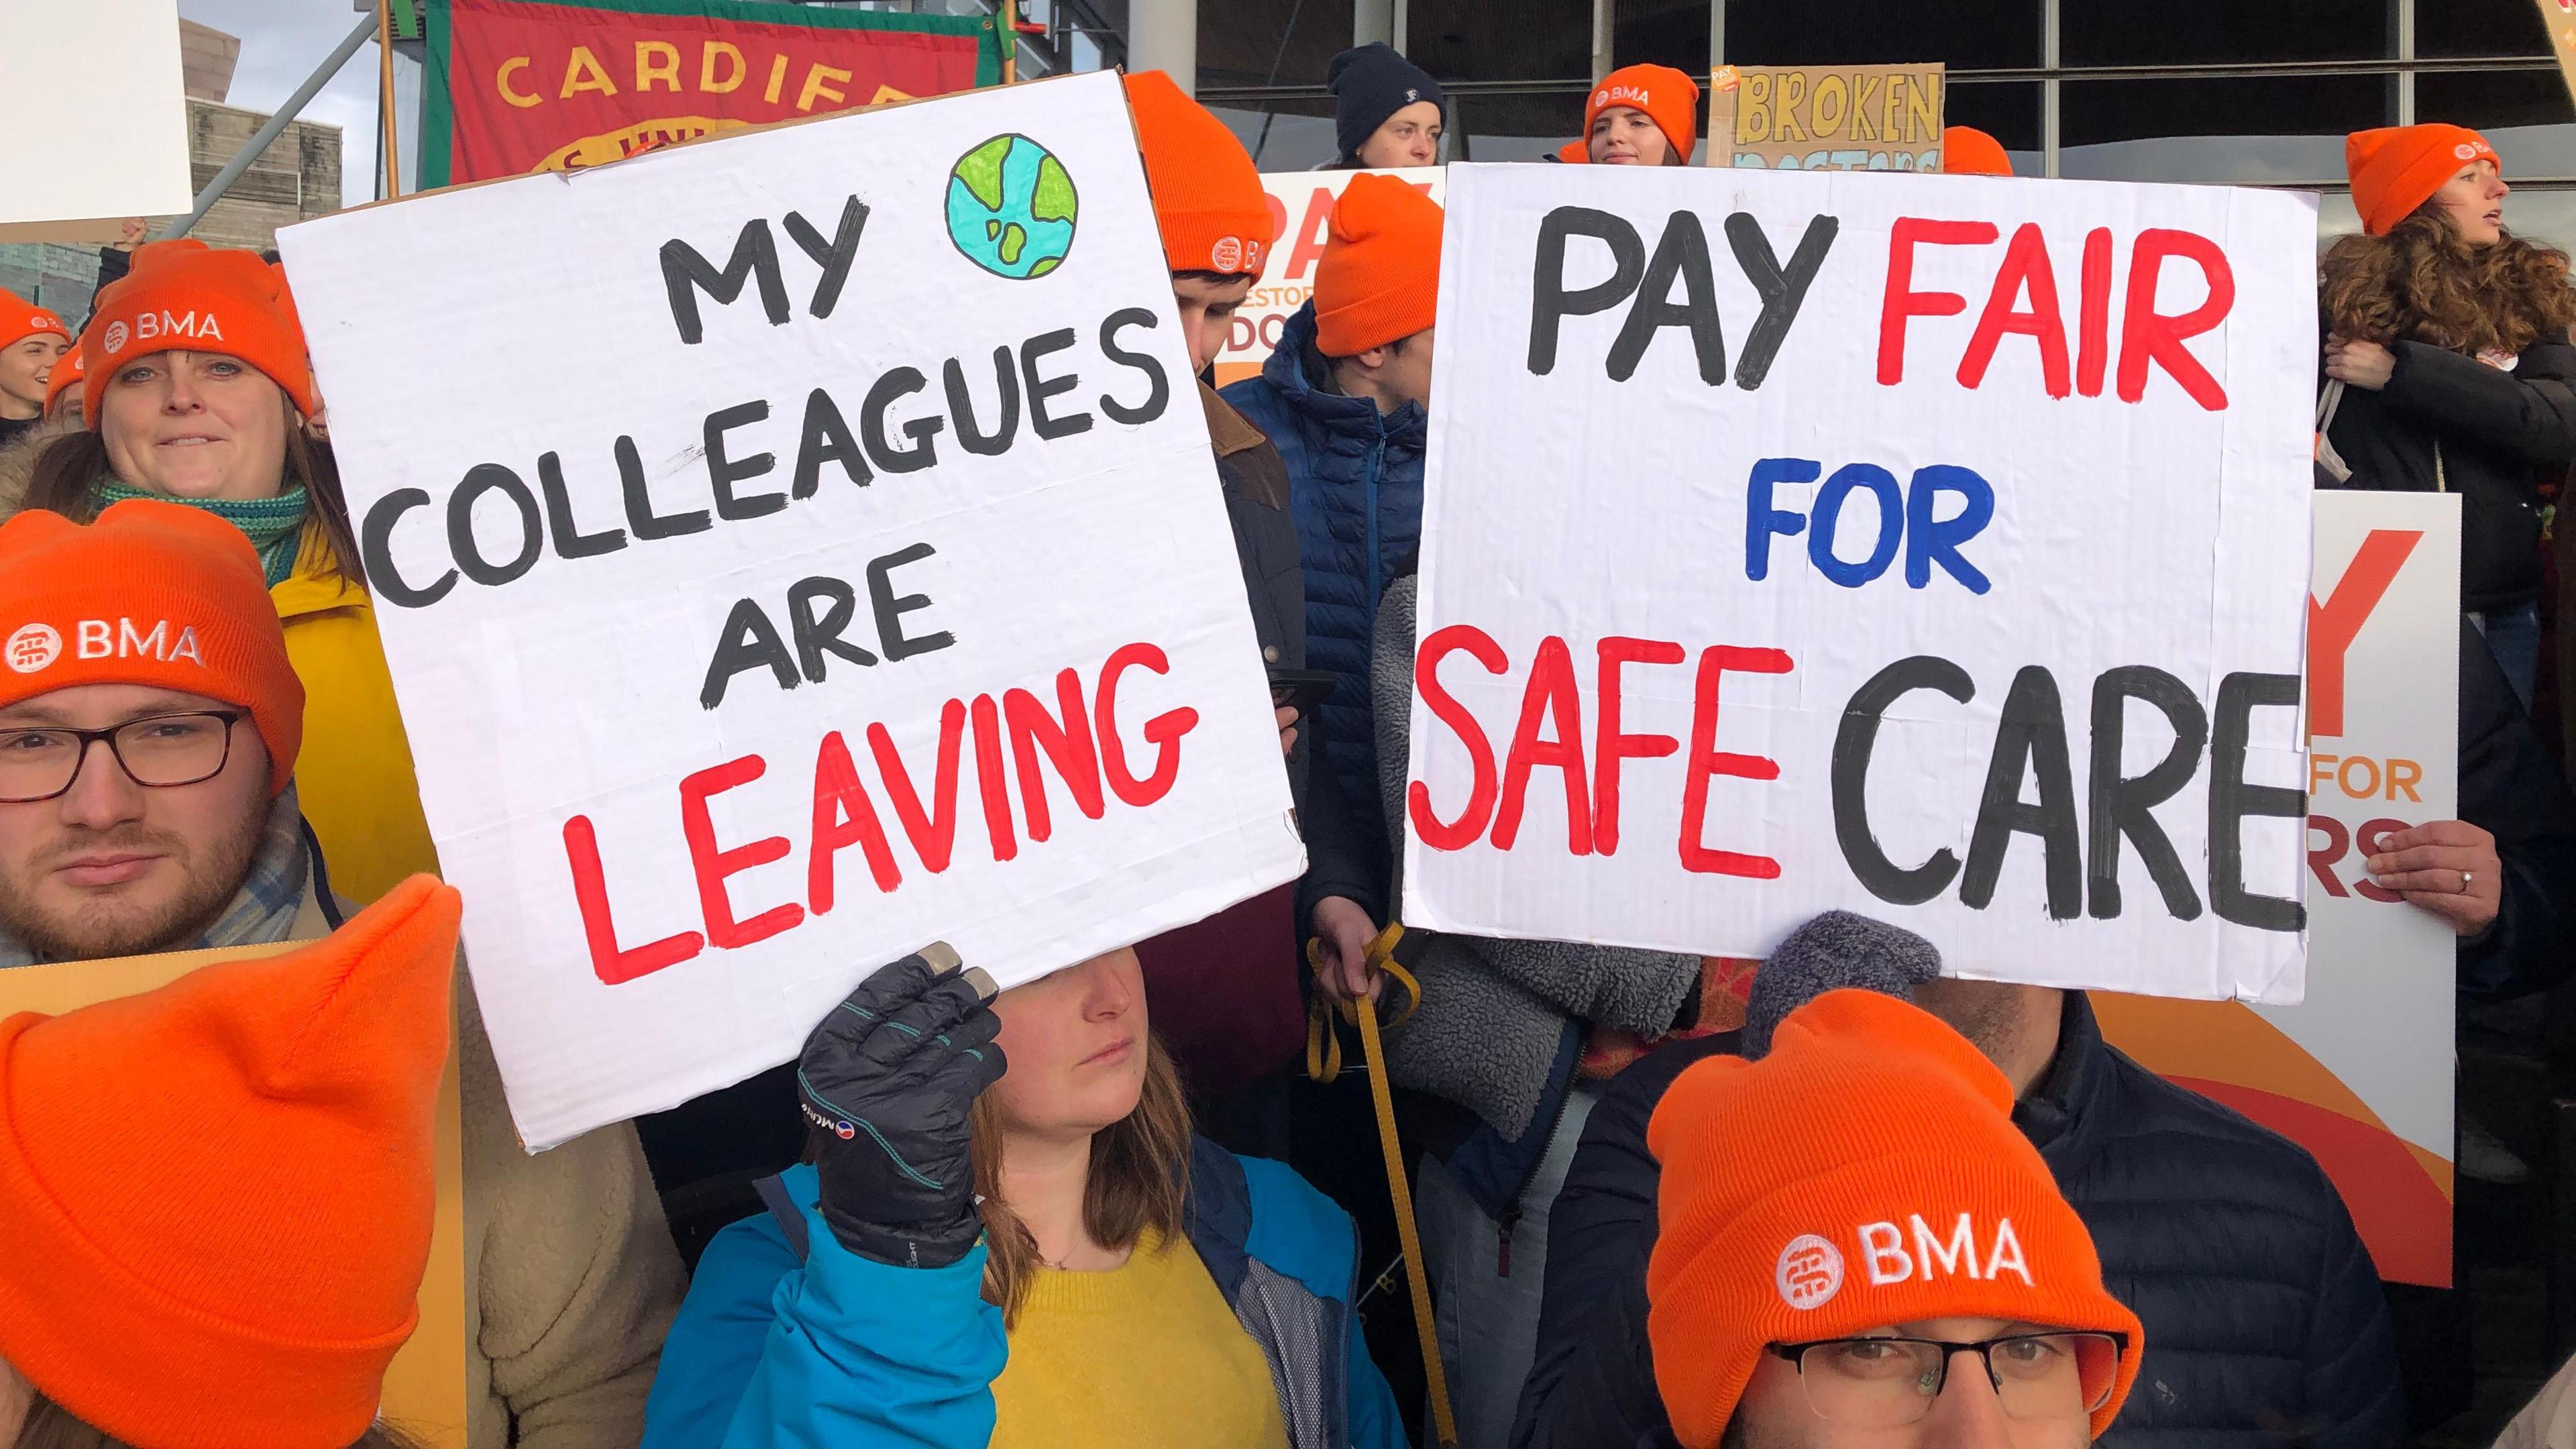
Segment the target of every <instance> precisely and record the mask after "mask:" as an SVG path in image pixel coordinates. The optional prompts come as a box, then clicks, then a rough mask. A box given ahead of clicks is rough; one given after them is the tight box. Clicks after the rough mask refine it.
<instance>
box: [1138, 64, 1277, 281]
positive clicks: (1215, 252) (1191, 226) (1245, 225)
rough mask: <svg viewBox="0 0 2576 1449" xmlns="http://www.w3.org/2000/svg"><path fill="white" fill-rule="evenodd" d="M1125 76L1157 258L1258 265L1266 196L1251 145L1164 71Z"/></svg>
mask: <svg viewBox="0 0 2576 1449" xmlns="http://www.w3.org/2000/svg"><path fill="white" fill-rule="evenodd" d="M1126 82H1127V109H1128V111H1129V112H1130V113H1131V114H1132V115H1134V117H1135V118H1136V145H1137V148H1138V149H1139V150H1141V151H1142V152H1144V155H1145V185H1146V186H1147V187H1148V188H1149V189H1150V190H1151V191H1152V192H1153V193H1154V224H1155V225H1156V226H1157V227H1160V228H1161V229H1162V233H1163V260H1164V261H1165V262H1166V263H1168V264H1169V265H1170V267H1171V269H1172V270H1173V271H1176V272H1223V273H1225V274H1227V275H1229V276H1234V275H1239V274H1244V273H1258V272H1259V271H1260V270H1261V261H1262V258H1263V257H1265V256H1267V255H1269V252H1270V242H1271V231H1270V196H1269V193H1267V192H1265V191H1263V190H1262V189H1261V173H1260V172H1259V171H1256V170H1254V169H1253V165H1252V155H1251V153H1250V152H1247V151H1245V150H1244V149H1243V143H1242V142H1241V141H1238V140H1236V139H1234V133H1233V132H1232V131H1229V130H1227V129H1226V128H1225V122H1223V121H1220V120H1218V119H1217V118H1216V113H1215V112H1213V111H1211V110H1209V109H1208V108H1207V107H1205V106H1202V105H1200V104H1199V103H1198V102H1196V101H1194V100H1191V99H1190V98H1189V97H1188V96H1185V95H1183V94H1181V88H1180V87H1179V86H1177V85H1175V84H1173V82H1172V78H1171V77H1170V76H1168V75H1165V74H1164V73H1163V72H1161V71H1159V70H1148V71H1139V72H1137V73H1136V74H1134V75H1130V76H1128V77H1126Z"/></svg>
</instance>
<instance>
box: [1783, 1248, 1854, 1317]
mask: <svg viewBox="0 0 2576 1449" xmlns="http://www.w3.org/2000/svg"><path fill="white" fill-rule="evenodd" d="M1771 1279H1772V1282H1773V1283H1775V1284H1777V1285H1778V1287H1779V1289H1780V1301H1781V1302H1783V1303H1786V1304H1788V1305H1789V1306H1790V1307H1792V1308H1795V1309H1798V1310H1800V1311H1801V1312H1803V1311H1805V1310H1807V1309H1810V1308H1822V1307H1824V1306H1825V1305H1826V1304H1827V1303H1830V1302H1832V1301H1833V1296H1834V1295H1835V1294H1837V1293H1839V1292H1841V1291H1842V1288H1843V1255H1842V1251H1841V1250H1840V1249H1838V1248H1836V1247H1835V1246H1834V1245H1833V1244H1831V1243H1829V1242H1826V1241H1825V1240H1824V1239H1822V1238H1820V1237H1817V1236H1816V1235H1815V1234H1813V1233H1801V1234H1800V1235H1798V1236H1797V1237H1794V1238H1791V1239H1790V1240H1789V1246H1787V1247H1785V1248H1782V1249H1781V1250H1780V1262H1779V1265H1778V1266H1777V1267H1775V1268H1773V1269H1772V1270H1771Z"/></svg>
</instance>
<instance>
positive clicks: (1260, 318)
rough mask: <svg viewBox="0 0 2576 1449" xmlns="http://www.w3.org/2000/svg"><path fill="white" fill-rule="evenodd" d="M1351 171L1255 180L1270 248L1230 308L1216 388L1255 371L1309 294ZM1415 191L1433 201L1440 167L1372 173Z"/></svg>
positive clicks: (1442, 175)
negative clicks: (1266, 210) (1265, 204)
mask: <svg viewBox="0 0 2576 1449" xmlns="http://www.w3.org/2000/svg"><path fill="white" fill-rule="evenodd" d="M1359 174H1360V173H1359V172H1357V171H1273V172H1266V173H1264V174H1263V176H1262V178H1261V189H1262V190H1263V191H1265V192H1267V193H1269V196H1270V230H1271V235H1272V238H1273V239H1272V241H1271V243H1270V250H1269V251H1268V252H1267V253H1266V254H1265V255H1264V260H1263V262H1262V267H1261V280H1260V281H1258V282H1255V283H1254V284H1253V286H1252V293H1251V295H1250V296H1247V297H1245V298H1244V299H1243V305H1242V306H1241V307H1238V308H1236V309H1235V313H1234V325H1233V328H1232V329H1231V330H1230V331H1228V332H1227V333H1226V335H1225V347H1224V349H1223V350H1221V351H1220V352H1218V353H1217V356H1216V380H1217V385H1218V386H1219V387H1223V386H1224V385H1226V384H1227V383H1230V382H1236V381H1239V380H1241V379H1243V378H1247V377H1251V376H1253V375H1254V374H1256V373H1258V372H1260V371H1261V365H1262V364H1263V363H1265V362H1267V361H1269V360H1270V354H1271V353H1272V352H1273V351H1275V350H1276V349H1277V348H1278V346H1279V331H1280V329H1281V328H1283V327H1285V326H1287V325H1288V319H1289V317H1291V316H1293V315H1294V314H1295V313H1296V311H1297V309H1298V308H1300V307H1303V306H1305V305H1306V299H1307V298H1309V297H1312V296H1314V295H1315V263H1316V262H1318V261H1320V260H1322V258H1323V255H1324V243H1325V241H1326V240H1327V239H1328V238H1330V237H1331V235H1332V227H1333V203H1334V202H1335V201H1337V200H1339V199H1340V197H1341V194H1342V188H1343V187H1345V186H1348V185H1350V184H1351V178H1352V177H1354V176H1357V175H1359ZM1378 174H1380V175H1383V176H1393V177H1396V178H1398V179H1400V180H1402V181H1405V182H1408V183H1410V184H1411V185H1413V186H1415V187H1417V188H1419V189H1420V190H1421V192H1422V194H1423V195H1425V196H1428V197H1430V198H1431V199H1432V200H1433V201H1438V200H1439V199H1440V198H1441V196H1442V195H1443V194H1444V190H1445V184H1446V178H1447V176H1448V174H1449V173H1448V171H1447V169H1446V168H1444V167H1439V166H1403V167H1396V168H1392V169H1389V170H1386V171H1382V172H1380V173H1378Z"/></svg>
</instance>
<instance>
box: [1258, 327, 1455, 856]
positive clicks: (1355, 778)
mask: <svg viewBox="0 0 2576 1449" xmlns="http://www.w3.org/2000/svg"><path fill="white" fill-rule="evenodd" d="M1330 376H1331V375H1330V373H1329V372H1328V371H1327V370H1326V364H1325V362H1324V358H1323V354H1321V353H1319V352H1317V351H1316V350H1315V304H1314V302H1313V301H1312V300H1309V301H1308V302H1307V303H1306V305H1305V306H1303V307H1300V308H1298V309H1297V311H1296V312H1295V314H1294V315H1292V316H1290V317H1289V319H1288V322H1287V325H1286V327H1285V328H1283V329H1282V330H1281V332H1280V335H1279V348H1278V350H1277V351H1275V352H1273V353H1271V354H1270V360H1269V361H1268V362H1267V363H1264V364H1263V365H1262V369H1261V375H1260V376H1259V377H1247V378H1245V379H1244V380H1243V381H1241V382H1238V383H1235V384H1234V385H1232V386H1231V387H1228V388H1226V389H1225V400H1226V401H1227V402H1229V403H1232V404H1233V405H1234V408H1235V410H1236V411H1237V412H1240V413H1242V414H1243V415H1244V416H1245V417H1247V418H1250V419H1251V420H1252V422H1253V425H1254V426H1256V427H1258V428H1260V429H1261V431H1263V432H1265V433H1267V434H1269V435H1270V441H1271V443H1272V444H1273V445H1274V446H1275V447H1277V448H1278V449H1279V456H1280V457H1281V458H1283V459H1285V460H1286V461H1287V464H1288V480H1289V481H1288V508H1289V512H1290V513H1291V514H1292V515H1294V517H1295V518H1296V521H1297V551H1298V556H1299V562H1301V563H1302V564H1304V565H1305V570H1306V663H1307V667H1308V668H1310V669H1328V670H1331V671H1332V672H1333V675H1334V677H1335V678H1336V679H1337V680H1338V681H1339V682H1338V683H1336V684H1335V685H1334V687H1333V692H1332V695H1331V696H1330V697H1329V698H1327V699H1326V700H1325V701H1324V707H1323V716H1324V718H1323V738H1324V763H1325V764H1326V765H1328V766H1329V767H1330V768H1331V770H1332V772H1333V775H1334V777H1335V778H1336V779H1338V780H1339V781H1340V782H1341V784H1342V796H1343V798H1344V799H1346V800H1374V799H1376V798H1377V787H1378V777H1377V736H1376V732H1375V730H1374V729H1373V728H1372V721H1371V718H1370V711H1369V649H1370V645H1371V642H1372V641H1373V640H1374V639H1375V637H1376V633H1377V601H1378V596H1379V595H1381V594H1383V593H1385V592H1386V586H1387V585H1388V584H1389V583H1391V582H1393V580H1394V579H1395V577H1396V575H1397V574H1399V573H1402V572H1404V570H1403V569H1401V568H1399V567H1397V566H1398V565H1399V564H1402V563H1404V562H1405V560H1406V559H1408V558H1409V557H1410V556H1411V555H1412V554H1413V551H1414V549H1415V547H1416V546H1417V545H1418V544H1419V543H1420V541H1421V537H1422V442H1423V433H1424V429H1425V425H1426V423H1427V421H1428V420H1427V419H1426V418H1425V417H1424V415H1423V411H1422V408H1421V406H1420V405H1418V404H1415V403H1406V404H1405V405H1404V406H1403V407H1401V408H1398V409H1396V410H1395V411H1394V412H1391V413H1380V412H1379V411H1378V410H1377V404H1376V403H1375V402H1372V401H1370V400H1369V399H1367V398H1359V397H1344V396H1343V395H1342V394H1340V393H1338V392H1335V391H1333V389H1332V386H1331V382H1330ZM1351 813H1352V815H1353V816H1354V817H1355V820H1354V824H1355V825H1357V826H1358V827H1359V829H1360V831H1361V832H1362V833H1363V834H1364V835H1365V836H1366V839H1367V843H1368V845H1369V847H1370V848H1371V850H1372V851H1373V852H1374V858H1375V860H1376V862H1377V864H1378V865H1379V867H1380V870H1381V873H1383V869H1384V866H1385V864H1386V857H1387V844H1386V834H1385V830H1384V828H1383V827H1382V826H1381V825H1380V824H1379V823H1378V821H1377V820H1376V817H1375V813H1374V812H1372V811H1366V810H1354V811H1352V812H1351Z"/></svg>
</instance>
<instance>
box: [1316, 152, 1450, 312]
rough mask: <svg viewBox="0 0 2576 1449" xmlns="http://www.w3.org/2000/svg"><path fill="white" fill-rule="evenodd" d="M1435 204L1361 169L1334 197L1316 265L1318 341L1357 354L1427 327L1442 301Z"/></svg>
mask: <svg viewBox="0 0 2576 1449" xmlns="http://www.w3.org/2000/svg"><path fill="white" fill-rule="evenodd" d="M1440 219H1441V218H1440V204H1439V203H1438V202H1435V201H1433V200H1432V199H1431V198H1430V197H1428V196H1425V195H1423V194H1422V193H1421V192H1419V191H1416V190H1414V189H1413V187H1412V185H1411V184H1410V183H1408V182H1404V181H1399V180H1397V179H1396V178H1395V177H1392V176H1377V175H1372V174H1370V173H1369V172H1366V171H1363V172H1361V173H1359V174H1358V175H1356V176H1354V177H1352V178H1351V180H1350V184H1349V185H1348V186H1345V187H1343V188H1342V194H1341V198H1340V199H1339V200H1337V201H1335V202H1334V203H1333V225H1332V235H1331V237H1330V238H1329V239H1328V240H1326V241H1325V243H1324V256H1323V259H1322V260H1321V261H1319V262H1317V263H1316V264H1315V345H1316V346H1317V347H1320V348H1322V349H1323V352H1324V355H1325V356H1326V357H1356V356H1358V355H1359V354H1360V353H1363V352H1366V351H1368V350H1369V349H1370V348H1372V347H1384V346H1385V345H1387V344H1388V343H1390V342H1393V341H1396V340H1397V339H1399V338H1405V337H1410V336H1412V335H1413V334H1414V333H1416V332H1419V331H1421V330H1422V329H1423V328H1425V327H1428V326H1430V325H1431V324H1432V321H1433V320H1434V314H1435V312H1436V310H1437V308H1438V304H1439V301H1440Z"/></svg>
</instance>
